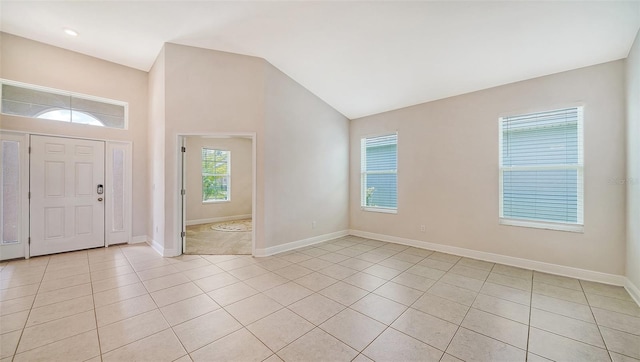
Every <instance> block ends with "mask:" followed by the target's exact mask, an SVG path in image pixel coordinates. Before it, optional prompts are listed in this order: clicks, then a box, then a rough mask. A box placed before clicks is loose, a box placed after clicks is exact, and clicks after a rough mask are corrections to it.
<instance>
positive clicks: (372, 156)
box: [360, 134, 398, 210]
mask: <svg viewBox="0 0 640 362" xmlns="http://www.w3.org/2000/svg"><path fill="white" fill-rule="evenodd" d="M360 146H361V178H362V179H361V190H362V197H361V206H362V207H368V208H386V209H391V210H393V209H397V206H398V180H397V178H398V177H397V176H398V175H397V169H398V135H397V134H391V135H384V136H378V137H371V138H363V139H362V140H361V142H360Z"/></svg>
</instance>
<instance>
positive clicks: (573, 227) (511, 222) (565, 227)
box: [500, 218, 584, 233]
mask: <svg viewBox="0 0 640 362" xmlns="http://www.w3.org/2000/svg"><path fill="white" fill-rule="evenodd" d="M500 225H508V226H520V227H528V228H535V229H548V230H557V231H568V232H572V233H584V225H580V224H561V223H554V222H545V221H533V220H518V219H504V218H500Z"/></svg>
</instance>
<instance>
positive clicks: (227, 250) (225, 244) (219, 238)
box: [185, 222, 251, 255]
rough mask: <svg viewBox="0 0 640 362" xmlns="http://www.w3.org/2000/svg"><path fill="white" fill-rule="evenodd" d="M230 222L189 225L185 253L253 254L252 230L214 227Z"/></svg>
mask: <svg viewBox="0 0 640 362" xmlns="http://www.w3.org/2000/svg"><path fill="white" fill-rule="evenodd" d="M223 224H228V222H219V223H209V224H200V225H190V226H187V241H186V245H187V247H186V252H185V254H200V255H202V254H204V255H222V254H225V255H228V254H232V255H239V254H251V231H250V230H249V231H219V230H214V229H213V228H215V227H219V226H221V225H223Z"/></svg>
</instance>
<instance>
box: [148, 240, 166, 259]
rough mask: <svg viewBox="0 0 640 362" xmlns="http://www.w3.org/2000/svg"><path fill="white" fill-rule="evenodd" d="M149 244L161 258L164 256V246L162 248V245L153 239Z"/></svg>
mask: <svg viewBox="0 0 640 362" xmlns="http://www.w3.org/2000/svg"><path fill="white" fill-rule="evenodd" d="M147 244H149V246H150V247H151V248H152V249H153V250H155V252H156V253H158V254H160V256H164V255H163V254H164V246H162V244H161V243H159V242H157V241H155V240H153V239H149V240H147Z"/></svg>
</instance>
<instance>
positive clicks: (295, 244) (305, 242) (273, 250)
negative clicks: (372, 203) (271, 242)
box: [253, 230, 349, 257]
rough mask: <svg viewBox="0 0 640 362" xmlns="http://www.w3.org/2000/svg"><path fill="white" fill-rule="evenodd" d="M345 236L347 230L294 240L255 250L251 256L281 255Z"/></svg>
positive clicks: (347, 233)
mask: <svg viewBox="0 0 640 362" xmlns="http://www.w3.org/2000/svg"><path fill="white" fill-rule="evenodd" d="M347 235H349V231H347V230H342V231H336V232H333V233H329V234H322V235H318V236H314V237H312V238H308V239H302V240H296V241H292V242H289V243H286V244H281V245H276V246H271V247H268V248H264V249H256V250H255V251H254V253H253V256H257V257H261V256H269V255H274V254H278V253H283V252H285V251H289V250H293V249H298V248H302V247H305V246H309V245H313V244H318V243H322V242H324V241H328V240H333V239H337V238H341V237H343V236H347Z"/></svg>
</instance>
